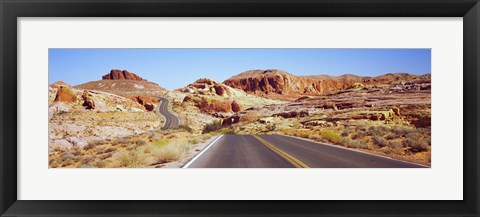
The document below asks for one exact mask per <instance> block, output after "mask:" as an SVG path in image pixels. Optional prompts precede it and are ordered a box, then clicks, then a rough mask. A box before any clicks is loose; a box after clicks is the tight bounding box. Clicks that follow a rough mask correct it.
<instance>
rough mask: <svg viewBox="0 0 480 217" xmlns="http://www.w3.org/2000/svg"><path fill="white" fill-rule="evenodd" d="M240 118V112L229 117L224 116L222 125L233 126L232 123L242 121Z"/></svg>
mask: <svg viewBox="0 0 480 217" xmlns="http://www.w3.org/2000/svg"><path fill="white" fill-rule="evenodd" d="M240 118H241V116H240V115H238V114H236V115H233V116H230V117H227V118H224V119H223V121H222V125H223V126H231V125H232V124H236V123H238V122H240Z"/></svg>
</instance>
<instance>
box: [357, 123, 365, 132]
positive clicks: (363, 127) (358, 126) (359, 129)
mask: <svg viewBox="0 0 480 217" xmlns="http://www.w3.org/2000/svg"><path fill="white" fill-rule="evenodd" d="M355 131H363V132H366V131H367V127H366V126H364V125H357V126H356V127H355Z"/></svg>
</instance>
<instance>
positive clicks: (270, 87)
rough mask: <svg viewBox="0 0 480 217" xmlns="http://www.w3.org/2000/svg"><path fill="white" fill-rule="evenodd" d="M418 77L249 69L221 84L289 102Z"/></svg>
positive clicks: (397, 74)
mask: <svg viewBox="0 0 480 217" xmlns="http://www.w3.org/2000/svg"><path fill="white" fill-rule="evenodd" d="M418 77H419V76H416V75H411V74H407V73H396V74H385V75H382V76H378V77H363V76H358V75H352V74H345V75H341V76H330V75H311V76H296V75H292V74H290V73H288V72H286V71H282V70H278V69H268V70H250V71H246V72H243V73H240V74H238V75H236V76H233V77H231V78H229V79H227V80H225V81H224V82H223V83H224V84H225V85H228V86H230V87H233V88H237V89H240V90H243V91H245V92H247V93H253V94H256V95H260V96H268V97H269V98H275V99H284V100H288V99H290V100H292V99H295V98H296V97H299V96H305V95H323V94H327V93H332V92H337V91H340V90H345V89H349V88H352V87H354V86H355V85H354V84H356V83H361V84H366V85H376V84H390V83H393V82H400V81H409V80H412V79H415V78H418Z"/></svg>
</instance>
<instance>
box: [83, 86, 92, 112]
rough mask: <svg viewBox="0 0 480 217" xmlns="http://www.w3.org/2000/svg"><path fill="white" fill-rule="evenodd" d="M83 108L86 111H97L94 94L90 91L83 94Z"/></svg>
mask: <svg viewBox="0 0 480 217" xmlns="http://www.w3.org/2000/svg"><path fill="white" fill-rule="evenodd" d="M82 99H83V104H82V105H83V106H84V107H85V108H86V109H90V110H93V109H95V100H93V96H92V94H91V93H90V92H89V91H88V90H84V91H83V94H82Z"/></svg>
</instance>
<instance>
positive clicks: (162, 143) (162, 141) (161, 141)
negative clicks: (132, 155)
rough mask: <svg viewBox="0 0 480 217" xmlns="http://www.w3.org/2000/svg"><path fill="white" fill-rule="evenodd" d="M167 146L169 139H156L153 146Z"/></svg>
mask: <svg viewBox="0 0 480 217" xmlns="http://www.w3.org/2000/svg"><path fill="white" fill-rule="evenodd" d="M166 144H168V139H166V138H160V139H156V140H154V141H153V142H152V145H154V146H157V147H162V146H165V145H166Z"/></svg>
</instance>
